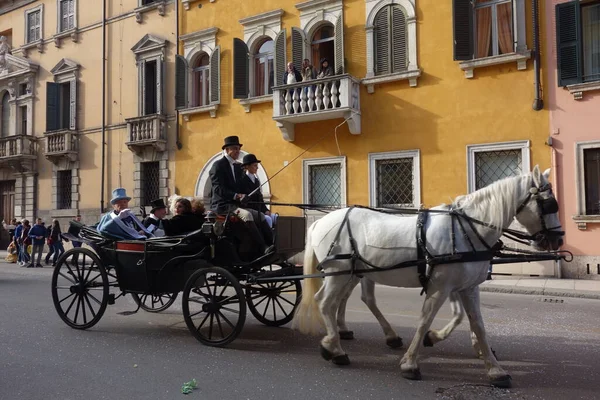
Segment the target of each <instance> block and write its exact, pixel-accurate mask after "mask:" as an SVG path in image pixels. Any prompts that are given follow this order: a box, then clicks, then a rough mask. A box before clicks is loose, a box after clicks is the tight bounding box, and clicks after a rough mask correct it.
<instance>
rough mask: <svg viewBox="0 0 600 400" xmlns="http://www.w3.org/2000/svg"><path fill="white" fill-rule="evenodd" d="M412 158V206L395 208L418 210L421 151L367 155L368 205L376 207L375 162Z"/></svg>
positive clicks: (402, 205)
mask: <svg viewBox="0 0 600 400" xmlns="http://www.w3.org/2000/svg"><path fill="white" fill-rule="evenodd" d="M400 158H412V160H413V172H412V181H413V201H412V204H397V205H396V206H397V207H410V208H418V207H420V205H421V151H420V150H418V149H416V150H403V151H389V152H384V153H369V205H370V206H371V207H377V161H380V160H397V159H400Z"/></svg>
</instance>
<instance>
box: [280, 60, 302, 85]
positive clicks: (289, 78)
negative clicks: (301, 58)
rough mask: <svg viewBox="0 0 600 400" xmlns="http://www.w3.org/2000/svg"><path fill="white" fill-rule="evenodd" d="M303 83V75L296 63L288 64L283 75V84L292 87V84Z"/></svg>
mask: <svg viewBox="0 0 600 400" xmlns="http://www.w3.org/2000/svg"><path fill="white" fill-rule="evenodd" d="M297 82H302V74H301V73H300V71H298V70H297V69H296V67H295V66H294V63H292V62H289V63H287V68H286V69H285V72H284V73H283V83H284V84H286V85H291V84H292V83H297Z"/></svg>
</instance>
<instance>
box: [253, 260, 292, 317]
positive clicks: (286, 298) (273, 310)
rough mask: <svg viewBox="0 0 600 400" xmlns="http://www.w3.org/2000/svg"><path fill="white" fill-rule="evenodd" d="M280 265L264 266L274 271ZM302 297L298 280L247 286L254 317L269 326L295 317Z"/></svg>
mask: <svg viewBox="0 0 600 400" xmlns="http://www.w3.org/2000/svg"><path fill="white" fill-rule="evenodd" d="M277 268H279V266H278V265H269V266H266V267H264V268H263V270H266V271H273V270H276V269H277ZM301 297H302V285H301V284H300V281H298V280H289V281H276V282H262V283H253V284H252V285H248V286H246V301H247V302H248V308H249V309H250V312H251V313H252V315H254V317H255V318H256V319H257V320H259V321H260V322H262V323H263V324H265V325H267V326H282V325H285V324H287V323H288V322H290V321H291V320H292V319H293V318H294V313H295V311H296V307H297V306H298V304H299V303H300V299H301Z"/></svg>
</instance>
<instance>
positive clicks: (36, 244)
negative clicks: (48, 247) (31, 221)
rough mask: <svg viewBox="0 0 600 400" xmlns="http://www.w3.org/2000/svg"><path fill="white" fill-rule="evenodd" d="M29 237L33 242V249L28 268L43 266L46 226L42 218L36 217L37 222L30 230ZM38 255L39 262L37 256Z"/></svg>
mask: <svg viewBox="0 0 600 400" xmlns="http://www.w3.org/2000/svg"><path fill="white" fill-rule="evenodd" d="M29 237H30V238H31V240H32V242H33V249H32V251H31V263H30V264H29V265H28V266H27V268H33V267H36V268H42V253H43V252H44V239H45V238H46V228H45V227H44V225H42V219H41V218H38V219H36V224H35V225H34V226H32V227H31V229H30V230H29ZM36 256H37V262H36V258H35V257H36Z"/></svg>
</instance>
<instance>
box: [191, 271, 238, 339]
mask: <svg viewBox="0 0 600 400" xmlns="http://www.w3.org/2000/svg"><path fill="white" fill-rule="evenodd" d="M182 307H183V318H184V319H185V323H186V325H187V327H188V329H189V330H190V332H191V333H192V335H194V337H195V338H196V339H198V340H199V341H200V342H202V343H203V344H205V345H208V346H216V347H220V346H225V345H227V344H229V343H231V342H232V341H233V340H234V339H235V338H236V337H237V336H238V335H239V334H240V332H241V331H242V328H243V327H244V322H245V321H246V300H245V298H244V292H243V290H242V286H241V285H240V283H239V282H238V280H237V279H236V277H235V276H233V274H231V273H230V272H229V271H227V270H225V269H223V268H221V267H208V268H203V269H199V270H197V271H196V272H194V273H193V274H192V276H190V278H189V279H188V280H187V282H186V284H185V287H184V289H183V301H182Z"/></svg>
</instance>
